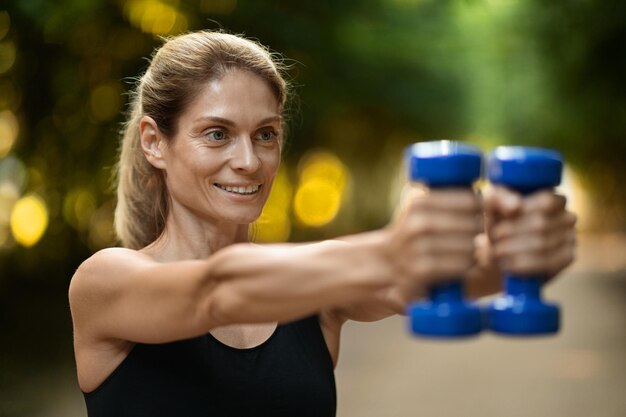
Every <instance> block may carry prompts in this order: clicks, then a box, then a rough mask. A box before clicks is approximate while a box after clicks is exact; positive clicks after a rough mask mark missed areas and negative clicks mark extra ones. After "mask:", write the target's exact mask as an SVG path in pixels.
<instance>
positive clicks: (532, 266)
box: [497, 233, 575, 277]
mask: <svg viewBox="0 0 626 417" xmlns="http://www.w3.org/2000/svg"><path fill="white" fill-rule="evenodd" d="M574 254H575V234H573V233H569V234H568V235H567V236H565V237H564V238H563V240H562V241H561V242H560V243H559V244H557V245H556V246H555V247H554V248H553V249H552V250H540V249H538V250H524V251H522V252H514V253H509V254H505V255H499V256H497V262H498V266H499V268H500V269H501V270H503V271H507V272H511V273H514V274H518V275H531V274H542V275H546V276H548V277H549V276H554V275H555V274H556V273H558V272H560V271H561V270H562V269H563V268H565V267H566V266H567V265H569V264H570V263H571V262H572V261H573V259H574Z"/></svg>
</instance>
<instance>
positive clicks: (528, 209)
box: [485, 187, 576, 278]
mask: <svg viewBox="0 0 626 417" xmlns="http://www.w3.org/2000/svg"><path fill="white" fill-rule="evenodd" d="M565 205H566V199H565V197H564V196H562V195H558V194H555V193H553V192H552V191H540V192H537V193H535V194H531V195H530V196H527V197H522V196H521V195H520V194H517V193H515V192H513V191H510V190H508V189H506V188H503V187H493V188H490V189H488V190H487V191H486V192H485V214H486V224H487V234H488V236H489V240H490V244H491V254H492V257H493V259H494V261H495V263H496V265H497V266H498V268H499V269H500V270H501V271H506V272H511V273H514V274H518V275H532V274H542V275H545V276H546V278H551V277H554V276H555V275H556V274H558V273H559V272H560V271H561V270H563V269H564V268H565V267H567V266H568V265H569V264H571V263H572V262H573V260H574V256H575V255H574V254H575V245H576V243H575V240H576V230H575V227H574V226H575V224H576V215H575V214H574V213H572V212H570V211H567V210H566V208H565Z"/></svg>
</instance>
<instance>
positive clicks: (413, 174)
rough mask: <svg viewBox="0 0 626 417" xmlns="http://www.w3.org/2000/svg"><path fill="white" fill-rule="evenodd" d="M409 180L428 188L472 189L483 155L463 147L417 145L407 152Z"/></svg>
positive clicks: (442, 142) (455, 144) (445, 143)
mask: <svg viewBox="0 0 626 417" xmlns="http://www.w3.org/2000/svg"><path fill="white" fill-rule="evenodd" d="M406 158H407V162H408V163H407V165H408V170H409V178H410V180H411V181H416V182H422V183H424V184H426V185H428V186H429V187H466V186H471V185H472V183H473V182H474V181H476V180H477V179H478V178H480V176H481V169H482V153H481V152H480V150H479V149H478V148H476V147H474V146H471V145H467V144H464V143H459V142H454V141H449V140H438V141H432V142H419V143H415V144H413V145H411V146H409V147H408V148H407V150H406Z"/></svg>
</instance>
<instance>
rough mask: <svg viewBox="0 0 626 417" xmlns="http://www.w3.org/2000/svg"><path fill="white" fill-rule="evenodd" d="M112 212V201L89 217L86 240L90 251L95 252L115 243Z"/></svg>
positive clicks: (113, 207) (113, 205)
mask: <svg viewBox="0 0 626 417" xmlns="http://www.w3.org/2000/svg"><path fill="white" fill-rule="evenodd" d="M114 211H115V204H114V203H113V201H108V202H106V203H104V204H103V205H102V206H100V207H99V208H98V209H97V210H96V211H95V212H94V213H93V215H92V216H91V219H90V222H89V239H88V242H89V247H90V249H91V250H93V251H97V250H99V249H102V248H105V247H107V246H111V245H113V244H114V243H115V233H114V227H113V214H114Z"/></svg>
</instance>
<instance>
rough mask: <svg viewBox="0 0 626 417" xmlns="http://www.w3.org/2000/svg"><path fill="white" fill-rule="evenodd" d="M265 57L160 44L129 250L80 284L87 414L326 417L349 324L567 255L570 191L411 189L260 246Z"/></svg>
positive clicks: (140, 142) (146, 105) (127, 228)
mask: <svg viewBox="0 0 626 417" xmlns="http://www.w3.org/2000/svg"><path fill="white" fill-rule="evenodd" d="M279 67H280V65H279V64H278V63H276V62H274V61H273V59H272V56H271V55H270V54H269V53H268V52H267V51H266V50H265V49H264V48H262V47H261V46H259V45H257V44H255V43H253V42H251V41H249V40H245V39H242V38H240V37H237V36H234V35H228V34H223V33H214V32H199V33H192V34H187V35H183V36H180V37H177V38H174V39H171V40H169V41H168V42H166V43H165V44H164V45H163V46H162V47H161V48H160V50H159V51H158V52H157V53H156V54H155V56H154V57H153V59H152V62H151V64H150V66H149V68H148V70H147V72H146V73H145V74H144V75H143V77H142V78H141V80H140V82H139V84H138V87H137V90H136V93H135V95H134V96H133V103H132V106H133V107H132V114H131V116H130V120H129V122H128V124H127V126H126V128H125V133H124V137H123V143H122V150H121V156H120V162H119V165H118V205H117V210H116V230H117V233H118V236H119V237H120V239H121V241H122V244H123V246H124V247H123V248H109V249H105V250H102V251H100V252H98V253H96V254H94V255H93V256H92V257H91V258H89V259H88V260H86V261H85V262H84V263H83V264H82V265H81V266H80V267H79V269H78V270H77V271H76V274H75V275H74V277H73V279H72V282H71V285H70V291H69V297H70V305H71V310H72V317H73V322H74V345H75V355H76V363H77V368H78V380H79V384H80V387H81V389H82V391H83V392H84V393H85V399H86V403H87V409H88V413H89V416H91V417H97V416H133V417H140V416H144V415H145V416H151V417H154V416H175V415H176V416H214V415H215V416H243V415H272V416H296V415H297V416H317V417H321V416H332V415H334V414H335V386H334V378H333V367H334V364H335V363H336V361H337V356H338V352H339V338H340V331H341V326H342V324H343V323H344V322H345V321H346V320H348V319H353V320H379V319H382V318H384V317H387V316H389V315H392V314H396V313H401V312H402V311H403V310H404V307H405V305H406V303H407V302H408V301H409V300H410V299H412V298H415V297H416V296H417V295H418V294H420V293H421V292H422V290H423V289H424V288H425V287H426V286H428V285H430V284H432V283H434V282H437V281H438V280H442V279H445V277H446V276H451V275H463V274H465V275H467V276H469V277H470V279H469V280H468V284H469V288H470V291H471V292H472V293H473V294H474V295H482V294H486V293H489V292H494V291H496V290H497V283H498V282H499V278H498V268H497V267H496V265H500V266H503V267H506V268H507V269H510V270H512V271H515V272H521V273H523V272H529V271H531V272H537V271H540V272H545V273H549V274H551V275H554V274H556V273H557V272H558V271H560V270H561V269H563V268H564V267H565V266H566V265H567V264H569V263H570V262H571V260H572V257H573V236H574V235H573V233H574V232H573V230H574V229H573V225H574V221H575V217H574V216H573V215H572V214H571V213H569V212H567V211H566V210H565V209H564V207H565V200H564V198H563V197H560V196H556V195H554V194H551V193H547V192H546V193H540V194H537V195H535V196H533V197H531V198H528V199H526V200H522V199H520V198H519V197H517V196H516V195H515V194H512V193H509V192H506V191H505V190H496V192H494V193H493V194H491V195H490V196H488V197H487V198H486V199H485V204H486V212H487V213H488V216H489V220H490V221H489V222H488V225H489V232H490V233H491V239H490V240H491V242H490V241H489V239H487V238H485V235H484V234H481V232H482V229H481V228H482V225H481V223H482V222H481V218H482V212H483V207H482V202H481V201H480V200H479V199H478V198H477V197H476V196H475V195H474V194H473V193H471V192H469V191H465V190H448V191H437V192H432V193H429V194H428V195H427V196H423V195H421V196H417V195H413V196H410V197H408V198H407V200H406V204H404V205H403V209H402V210H400V211H399V213H398V215H397V216H396V218H395V219H394V221H393V222H392V223H391V224H390V225H389V226H388V227H386V228H384V229H381V230H376V231H373V232H368V233H361V234H357V235H353V236H348V237H345V238H343V239H341V241H326V242H319V243H312V244H307V245H295V244H282V245H252V244H250V243H248V227H249V224H250V223H252V222H253V221H254V220H255V219H257V218H258V216H259V215H260V213H261V211H262V209H263V205H264V203H265V201H266V200H267V197H268V195H269V193H270V189H271V186H272V181H273V179H274V177H275V175H276V172H277V170H278V166H279V162H280V157H281V147H282V132H283V119H282V113H283V110H284V105H285V102H286V99H287V84H286V82H285V81H284V79H283V77H282V76H281V72H280V68H279Z"/></svg>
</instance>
